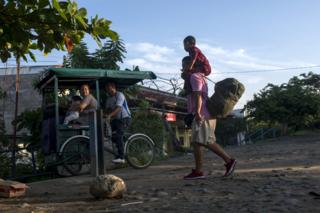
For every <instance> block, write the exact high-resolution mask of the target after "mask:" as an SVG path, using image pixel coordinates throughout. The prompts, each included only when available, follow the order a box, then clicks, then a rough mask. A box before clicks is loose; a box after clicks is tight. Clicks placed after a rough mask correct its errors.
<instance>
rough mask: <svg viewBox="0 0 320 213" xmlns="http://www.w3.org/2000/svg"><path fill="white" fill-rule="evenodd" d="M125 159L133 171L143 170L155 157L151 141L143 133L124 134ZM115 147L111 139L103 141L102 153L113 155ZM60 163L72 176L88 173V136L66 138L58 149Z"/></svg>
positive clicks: (107, 138) (108, 137) (153, 145)
mask: <svg viewBox="0 0 320 213" xmlns="http://www.w3.org/2000/svg"><path fill="white" fill-rule="evenodd" d="M124 141H125V142H124V154H125V159H126V161H127V162H128V164H129V165H130V166H132V167H133V168H135V169H144V168H147V167H148V166H150V165H151V163H152V162H153V160H154V157H155V144H154V142H153V140H152V139H151V138H150V137H149V136H148V135H145V134H143V133H135V134H130V133H125V136H124ZM114 150H115V147H114V145H113V143H112V141H111V137H110V136H107V137H106V138H105V140H104V151H106V152H108V153H111V154H113V155H115V151H114ZM58 156H59V159H60V162H62V163H63V166H64V168H65V169H66V170H67V171H68V172H69V173H70V174H72V175H79V174H80V173H85V172H89V171H90V138H89V136H87V135H85V134H82V135H75V136H72V137H70V138H68V139H67V140H66V141H65V142H64V143H63V144H62V146H61V147H60V150H59V153H58Z"/></svg>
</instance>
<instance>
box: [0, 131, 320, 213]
mask: <svg viewBox="0 0 320 213" xmlns="http://www.w3.org/2000/svg"><path fill="white" fill-rule="evenodd" d="M226 150H227V152H228V153H230V154H231V155H232V156H234V157H236V159H237V161H238V164H237V167H236V171H235V174H234V175H233V176H232V177H230V178H222V177H221V176H222V174H223V172H224V167H223V162H222V160H221V159H219V158H218V157H216V156H215V155H213V154H212V153H210V152H209V151H207V152H205V161H204V162H205V171H206V175H207V178H206V179H204V180H188V181H186V180H183V179H182V177H183V176H184V175H185V174H186V173H188V172H189V171H190V170H191V168H192V167H193V156H192V155H190V154H185V155H183V156H179V157H175V158H171V159H169V160H165V161H162V162H160V163H157V164H156V165H153V166H151V167H150V168H148V169H145V170H135V169H132V168H123V169H117V170H112V171H108V173H109V174H114V175H116V176H118V177H121V178H122V179H123V180H124V181H125V183H126V185H127V188H128V193H127V194H126V195H125V196H124V197H123V198H122V199H107V200H95V199H94V198H93V197H92V196H91V195H90V193H89V186H90V184H91V182H92V180H93V177H90V176H88V175H86V176H78V177H69V178H59V179H53V180H47V181H42V182H35V183H30V184H29V186H30V189H29V190H28V192H27V196H26V197H24V198H17V199H3V198H2V199H0V212H14V213H20V212H35V213H39V212H181V213H182V212H232V213H233V212H259V213H263V212H320V195H319V194H320V135H319V134H318V135H317V134H315V135H309V136H295V137H285V138H279V139H276V140H268V141H264V142H260V143H257V144H254V145H245V146H241V147H228V148H226Z"/></svg>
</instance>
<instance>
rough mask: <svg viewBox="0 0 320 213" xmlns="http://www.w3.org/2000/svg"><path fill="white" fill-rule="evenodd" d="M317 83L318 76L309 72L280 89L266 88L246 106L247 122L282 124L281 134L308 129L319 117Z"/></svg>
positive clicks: (269, 85)
mask: <svg viewBox="0 0 320 213" xmlns="http://www.w3.org/2000/svg"><path fill="white" fill-rule="evenodd" d="M319 79H320V75H317V74H314V73H312V72H310V73H308V74H301V75H300V76H299V77H297V76H295V77H293V78H291V79H290V80H289V82H288V83H286V84H282V85H280V86H276V85H272V84H268V85H267V86H266V87H265V88H264V89H262V90H261V91H260V92H259V93H258V94H255V95H254V98H253V100H251V101H249V102H248V103H247V104H246V106H245V110H246V111H247V112H248V118H249V119H252V120H253V121H255V122H266V123H267V124H269V125H276V124H281V125H282V129H283V133H284V134H285V133H286V130H287V127H292V128H294V130H298V129H301V128H303V127H308V126H311V125H312V123H313V122H315V121H316V120H317V119H319V116H320V108H319V105H320V92H319V91H320V90H319V89H320V86H319Z"/></svg>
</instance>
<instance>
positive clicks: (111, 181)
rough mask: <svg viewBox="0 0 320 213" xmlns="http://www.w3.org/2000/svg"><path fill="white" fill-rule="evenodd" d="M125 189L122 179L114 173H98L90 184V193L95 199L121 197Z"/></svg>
mask: <svg viewBox="0 0 320 213" xmlns="http://www.w3.org/2000/svg"><path fill="white" fill-rule="evenodd" d="M126 191H127V188H126V185H125V183H124V181H123V180H122V179H121V178H119V177H117V176H115V175H99V176H98V177H96V179H95V180H94V182H93V183H92V184H91V186H90V194H91V195H93V196H94V197H95V198H97V199H101V198H122V197H123V194H124V193H126Z"/></svg>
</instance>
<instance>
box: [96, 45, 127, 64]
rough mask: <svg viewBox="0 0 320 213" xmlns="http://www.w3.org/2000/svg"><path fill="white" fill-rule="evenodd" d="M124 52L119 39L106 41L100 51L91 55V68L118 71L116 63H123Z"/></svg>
mask: <svg viewBox="0 0 320 213" xmlns="http://www.w3.org/2000/svg"><path fill="white" fill-rule="evenodd" d="M126 52H127V51H126V48H125V46H124V43H123V41H122V40H121V39H119V40H116V41H112V40H110V41H107V42H106V43H105V44H104V45H103V47H102V48H101V49H98V50H97V51H96V52H95V53H93V68H101V69H112V70H119V69H120V67H119V65H118V64H117V63H118V62H120V63H123V59H124V58H125V56H124V54H125V53H126Z"/></svg>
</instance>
